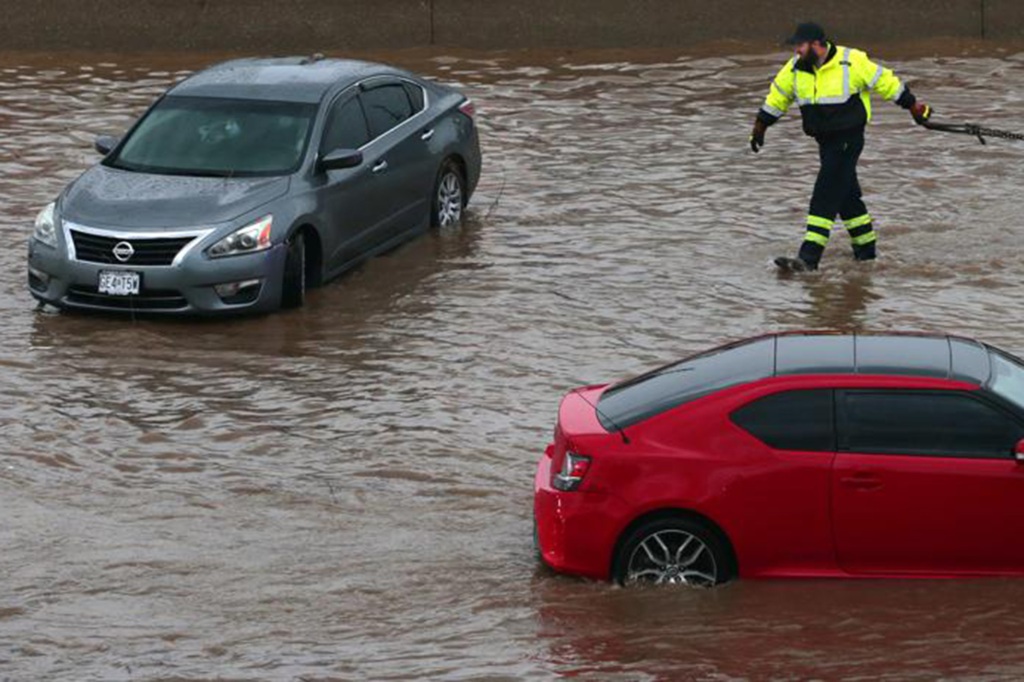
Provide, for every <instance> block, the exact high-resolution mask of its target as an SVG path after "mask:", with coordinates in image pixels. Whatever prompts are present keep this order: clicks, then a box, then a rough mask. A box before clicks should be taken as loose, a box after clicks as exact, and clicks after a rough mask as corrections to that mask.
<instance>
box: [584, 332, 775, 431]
mask: <svg viewBox="0 0 1024 682" xmlns="http://www.w3.org/2000/svg"><path fill="white" fill-rule="evenodd" d="M774 357H775V339H774V338H768V339H761V340H758V341H753V342H749V343H744V344H742V345H738V346H728V347H725V348H721V349H716V350H713V351H709V352H707V353H703V354H701V355H698V356H695V357H692V358H689V359H687V360H683V361H682V362H678V363H676V364H674V365H669V366H667V367H662V368H661V369H657V370H655V371H653V372H649V373H647V374H644V375H642V376H639V377H637V378H635V379H630V380H628V381H624V382H622V383H620V384H617V385H615V386H612V387H611V388H609V389H608V390H607V391H605V392H604V394H603V395H602V396H601V400H600V401H599V402H598V408H599V409H600V414H599V419H600V420H601V425H602V426H604V427H605V428H606V429H608V430H609V431H612V430H615V428H616V427H618V428H624V427H626V426H629V425H630V424H636V423H637V422H641V421H643V420H645V419H649V418H651V417H653V416H654V415H656V414H661V413H662V412H664V411H666V410H670V409H672V408H673V407H678V406H679V405H682V404H684V403H688V402H690V401H693V400H696V399H697V398H700V397H702V396H705V395H708V394H709V393H714V392H715V391H719V390H721V389H723V388H728V387H729V386H736V385H739V384H744V383H747V382H750V381H756V380H758V379H764V378H765V377H769V376H771V375H772V373H773V371H774Z"/></svg>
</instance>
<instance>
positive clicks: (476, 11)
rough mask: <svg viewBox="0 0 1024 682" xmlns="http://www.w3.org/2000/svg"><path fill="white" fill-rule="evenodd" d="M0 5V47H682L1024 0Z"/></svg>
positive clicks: (33, 0)
mask: <svg viewBox="0 0 1024 682" xmlns="http://www.w3.org/2000/svg"><path fill="white" fill-rule="evenodd" d="M0 12H2V14H3V16H4V20H3V21H2V22H0V49H28V50H52V49H90V50H92V49H104V50H114V51H122V50H123V51H134V50H176V49H183V50H197V49H199V50H220V49H224V50H245V51H254V52H261V53H281V52H301V53H305V52H311V51H315V50H331V51H338V50H345V49H367V48H396V47H419V46H425V45H444V46H451V47H474V48H520V47H561V48H573V47H676V46H678V47H684V46H687V45H693V44H696V43H700V42H708V41H715V40H725V39H739V40H747V41H765V42H769V41H775V40H777V39H779V38H780V37H782V36H783V35H785V34H786V32H787V31H788V30H790V29H791V27H792V25H793V24H794V23H795V22H797V21H800V20H806V19H808V18H810V17H811V16H812V15H813V18H815V19H817V20H818V21H820V22H822V23H823V24H825V26H826V28H829V29H830V30H831V31H832V32H833V33H834V34H835V36H836V37H837V38H838V39H840V40H844V41H850V42H860V41H871V42H872V43H878V42H885V41H894V40H900V39H906V38H914V39H920V38H929V37H939V36H944V37H958V38H995V39H1004V38H1011V39H1012V38H1021V37H1024V0H899V1H898V2H897V1H894V0H860V2H857V3H851V2H850V1H849V0H819V2H817V3H816V4H815V5H814V7H813V8H811V7H810V6H809V5H808V3H807V2H806V0H801V1H800V2H797V1H796V0H775V1H774V2H761V1H758V0H0Z"/></svg>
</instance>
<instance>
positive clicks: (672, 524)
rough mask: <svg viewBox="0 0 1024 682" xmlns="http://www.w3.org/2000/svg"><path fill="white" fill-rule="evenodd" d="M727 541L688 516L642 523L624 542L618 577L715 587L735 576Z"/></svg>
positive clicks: (634, 581) (637, 582)
mask: <svg viewBox="0 0 1024 682" xmlns="http://www.w3.org/2000/svg"><path fill="white" fill-rule="evenodd" d="M733 573H734V570H733V567H732V561H731V559H730V555H729V552H728V549H727V548H726V546H725V543H723V542H722V540H721V538H719V536H718V534H717V533H715V532H714V531H713V530H711V529H710V528H708V527H707V526H705V525H704V524H702V523H700V522H699V521H695V520H693V519H689V518H685V517H670V518H660V519H656V520H653V521H650V522H648V523H645V524H642V525H641V526H639V527H638V528H637V529H636V530H634V531H633V532H632V533H630V535H629V537H628V538H627V539H626V541H625V542H624V543H623V544H622V547H621V549H620V550H619V555H618V557H617V558H616V561H615V570H614V574H615V580H616V581H617V582H618V583H619V584H622V585H641V584H654V585H684V586H687V587H713V586H714V585H718V584H719V583H723V582H726V581H727V580H729V579H730V578H732V577H733Z"/></svg>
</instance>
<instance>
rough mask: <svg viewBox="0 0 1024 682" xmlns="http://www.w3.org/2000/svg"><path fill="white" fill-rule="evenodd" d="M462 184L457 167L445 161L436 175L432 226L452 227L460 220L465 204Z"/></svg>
mask: <svg viewBox="0 0 1024 682" xmlns="http://www.w3.org/2000/svg"><path fill="white" fill-rule="evenodd" d="M462 185H463V183H462V174H461V173H460V172H459V169H458V168H457V167H456V166H455V164H453V163H451V162H447V163H445V165H444V166H443V167H442V168H441V172H440V174H439V175H438V179H437V187H436V188H435V191H434V201H433V211H432V213H433V215H432V216H431V222H432V223H433V225H434V227H453V226H455V225H458V224H459V223H460V222H461V221H462V208H463V206H464V204H465V190H464V189H463V186H462Z"/></svg>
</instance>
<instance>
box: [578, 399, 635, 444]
mask: <svg viewBox="0 0 1024 682" xmlns="http://www.w3.org/2000/svg"><path fill="white" fill-rule="evenodd" d="M580 391H581V389H576V390H575V391H573V393H575V394H576V395H578V396H579V397H580V398H582V399H583V402H585V403H586V404H587V405H590V406H591V407H593V408H594V412H597V416H599V417H601V418H603V419H604V420H605V421H607V422H608V423H609V424H611V425H612V428H613V429H615V432H616V433H618V434H619V435H620V436H622V443H623V444H624V445H629V443H630V440H629V436H627V435H626V429H624V428H622V427H621V426H619V425H618V424H616V423H615V421H614V420H613V419H612V418H611V417H609V416H608V415H606V414H605V413H604V412H602V411H601V408H599V407H598V406H597V404H596V403H592V402H590V401H589V400H587V397H586V396H585V395H583V394H582V393H581V392H580Z"/></svg>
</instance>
